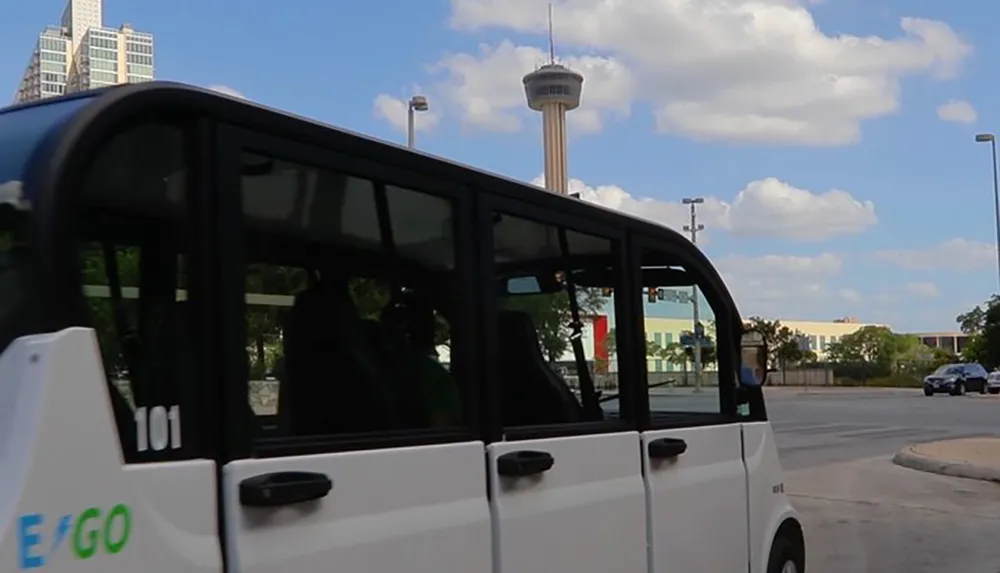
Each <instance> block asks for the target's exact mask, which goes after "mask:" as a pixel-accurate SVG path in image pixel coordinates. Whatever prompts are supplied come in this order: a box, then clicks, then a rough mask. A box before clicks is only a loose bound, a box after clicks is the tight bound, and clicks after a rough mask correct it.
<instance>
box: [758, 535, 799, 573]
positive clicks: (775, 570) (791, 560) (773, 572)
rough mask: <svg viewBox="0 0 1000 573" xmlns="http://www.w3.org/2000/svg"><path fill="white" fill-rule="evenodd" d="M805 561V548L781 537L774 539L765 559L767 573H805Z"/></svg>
mask: <svg viewBox="0 0 1000 573" xmlns="http://www.w3.org/2000/svg"><path fill="white" fill-rule="evenodd" d="M805 560H806V556H805V547H802V546H801V545H800V544H797V543H795V542H793V541H792V540H791V539H788V538H787V537H785V536H783V535H782V536H780V537H776V538H775V539H774V543H772V544H771V554H770V555H769V556H768V558H767V573H805V570H806V563H805ZM791 567H794V569H791Z"/></svg>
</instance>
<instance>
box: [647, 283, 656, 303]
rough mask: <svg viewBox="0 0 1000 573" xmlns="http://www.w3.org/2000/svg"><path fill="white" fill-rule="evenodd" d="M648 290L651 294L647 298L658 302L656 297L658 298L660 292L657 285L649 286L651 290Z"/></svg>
mask: <svg viewBox="0 0 1000 573" xmlns="http://www.w3.org/2000/svg"><path fill="white" fill-rule="evenodd" d="M648 292H649V295H648V296H647V300H649V302H656V299H657V298H658V294H659V293H657V292H656V287H649V291H648Z"/></svg>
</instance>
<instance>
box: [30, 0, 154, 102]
mask: <svg viewBox="0 0 1000 573" xmlns="http://www.w3.org/2000/svg"><path fill="white" fill-rule="evenodd" d="M101 12H102V6H101V0H68V2H67V4H66V8H65V10H63V14H62V21H61V23H60V25H59V26H48V27H46V28H45V30H44V31H42V33H40V34H39V35H38V40H37V41H36V42H35V49H34V50H33V51H32V53H31V59H30V60H29V61H28V67H27V69H26V70H25V72H24V76H23V77H22V78H21V83H20V85H19V86H18V89H17V94H16V95H15V96H14V102H15V103H20V102H26V101H34V100H38V99H43V98H47V97H53V96H58V95H62V94H65V93H72V92H76V91H82V90H88V89H92V88H99V87H103V86H111V85H116V84H125V83H130V84H132V83H139V82H148V81H152V80H153V77H154V73H153V35H152V34H147V33H145V32H137V31H135V30H133V29H132V27H131V26H130V25H128V24H124V25H122V26H120V27H118V28H106V27H104V25H103V19H102V14H101Z"/></svg>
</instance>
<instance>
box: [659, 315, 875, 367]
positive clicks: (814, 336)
mask: <svg viewBox="0 0 1000 573" xmlns="http://www.w3.org/2000/svg"><path fill="white" fill-rule="evenodd" d="M710 320H711V317H710V316H709V317H706V320H705V321H704V324H705V329H706V334H707V335H709V336H711V337H712V338H713V339H715V333H714V332H712V331H711V325H710V324H709V321H710ZM779 320H780V319H779ZM780 322H781V325H782V326H786V327H788V328H790V329H792V330H793V331H796V330H797V331H799V332H801V333H802V334H804V335H805V336H807V337H809V343H810V344H809V347H810V350H812V351H813V352H815V353H816V356H817V357H818V358H820V359H823V358H824V357H825V356H826V348H827V347H828V346H829V344H830V343H831V342H837V341H838V340H840V338H841V337H842V336H844V335H847V334H852V333H854V332H857V331H858V330H859V329H861V328H862V327H865V326H882V325H876V324H871V323H860V322H821V321H804V320H781V321H780ZM645 327H646V339H647V340H651V341H653V342H655V343H657V344H658V345H660V346H661V347H665V346H667V345H668V344H670V343H672V342H680V338H681V333H683V332H685V331H687V332H690V331H691V330H693V329H694V323H693V322H692V321H691V319H678V318H647V319H646V321H645ZM662 362H663V363H662V364H660V366H661V368H662V371H666V372H669V371H673V370H680V369H681V367H680V366H674V365H668V364H667V363H666V362H665V361H662ZM650 371H654V372H655V371H660V370H657V369H656V361H655V360H654V359H652V358H651V359H650Z"/></svg>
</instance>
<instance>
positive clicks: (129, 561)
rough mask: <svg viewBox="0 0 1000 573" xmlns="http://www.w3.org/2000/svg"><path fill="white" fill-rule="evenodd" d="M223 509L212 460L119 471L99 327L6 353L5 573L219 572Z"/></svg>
mask: <svg viewBox="0 0 1000 573" xmlns="http://www.w3.org/2000/svg"><path fill="white" fill-rule="evenodd" d="M216 507H217V506H216V497H215V477H214V463H213V462H210V461H185V462H163V463H155V464H144V465H141V466H139V465H137V466H133V467H129V468H125V467H123V464H122V455H121V447H120V445H119V440H118V435H117V429H116V427H115V423H114V416H113V413H112V410H111V406H110V402H109V398H108V392H107V384H106V382H105V378H104V370H103V368H102V366H101V364H100V353H99V352H98V349H97V341H96V338H95V336H94V333H93V331H92V330H90V329H84V328H70V329H67V330H63V331H61V332H58V333H55V334H44V335H36V336H29V337H24V338H20V339H18V340H16V341H14V342H13V343H12V344H11V345H10V346H9V347H8V348H7V349H6V351H5V352H4V353H3V354H2V355H0V573H13V572H14V571H24V570H30V569H40V568H42V567H44V568H45V570H46V571H56V572H58V571H73V572H74V573H75V572H80V573H87V572H94V573H107V572H108V571H144V570H154V571H191V572H195V573H216V572H220V571H222V560H221V555H220V552H219V539H218V534H217V523H218V522H217V520H216ZM116 508H117V509H116ZM74 548H79V549H81V550H82V556H78V555H76V553H77V552H76V551H74Z"/></svg>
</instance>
